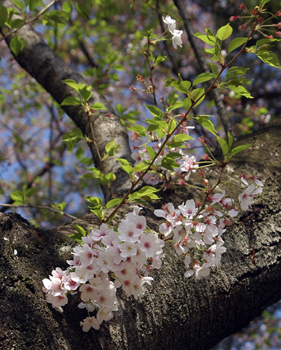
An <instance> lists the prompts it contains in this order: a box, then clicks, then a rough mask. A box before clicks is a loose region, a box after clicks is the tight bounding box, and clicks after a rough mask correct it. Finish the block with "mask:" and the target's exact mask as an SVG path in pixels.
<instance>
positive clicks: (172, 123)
mask: <svg viewBox="0 0 281 350" xmlns="http://www.w3.org/2000/svg"><path fill="white" fill-rule="evenodd" d="M176 126H177V122H176V121H175V119H174V118H172V119H170V120H169V123H168V125H167V129H166V131H167V133H169V134H170V133H172V132H173V131H174V130H175V128H176Z"/></svg>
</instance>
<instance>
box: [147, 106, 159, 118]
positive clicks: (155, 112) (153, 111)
mask: <svg viewBox="0 0 281 350" xmlns="http://www.w3.org/2000/svg"><path fill="white" fill-rule="evenodd" d="M145 107H146V108H147V109H148V110H149V112H150V113H151V114H152V115H153V116H154V117H160V118H162V117H163V112H162V111H161V110H160V109H159V108H157V107H156V106H152V105H147V104H146V105H145Z"/></svg>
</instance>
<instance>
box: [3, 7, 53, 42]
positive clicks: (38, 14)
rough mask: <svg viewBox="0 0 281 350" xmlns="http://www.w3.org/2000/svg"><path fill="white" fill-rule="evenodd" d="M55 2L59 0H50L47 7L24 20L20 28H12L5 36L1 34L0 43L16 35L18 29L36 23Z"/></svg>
mask: <svg viewBox="0 0 281 350" xmlns="http://www.w3.org/2000/svg"><path fill="white" fill-rule="evenodd" d="M57 1H59V0H52V1H51V2H50V3H49V4H48V5H47V6H45V7H44V8H43V9H42V10H41V11H39V12H38V13H37V15H35V16H34V17H32V18H30V19H28V20H26V21H25V22H24V23H23V24H22V25H21V26H19V27H18V28H14V29H12V30H11V31H9V32H8V33H7V34H3V33H2V38H0V42H1V41H2V40H4V39H6V38H7V37H8V36H10V35H12V34H14V33H16V32H17V31H18V30H19V29H21V28H22V27H24V26H26V25H27V24H31V23H33V22H35V21H37V20H38V19H39V17H40V16H42V15H43V14H44V13H45V12H46V11H47V10H49V8H50V7H51V6H53V5H54V4H55V3H56V2H57Z"/></svg>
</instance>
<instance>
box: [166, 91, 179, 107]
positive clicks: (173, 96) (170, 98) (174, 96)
mask: <svg viewBox="0 0 281 350" xmlns="http://www.w3.org/2000/svg"><path fill="white" fill-rule="evenodd" d="M178 97H179V96H178V95H177V94H176V93H175V91H171V92H170V93H169V95H168V98H167V103H168V104H169V105H173V104H174V103H176V101H177V99H178Z"/></svg>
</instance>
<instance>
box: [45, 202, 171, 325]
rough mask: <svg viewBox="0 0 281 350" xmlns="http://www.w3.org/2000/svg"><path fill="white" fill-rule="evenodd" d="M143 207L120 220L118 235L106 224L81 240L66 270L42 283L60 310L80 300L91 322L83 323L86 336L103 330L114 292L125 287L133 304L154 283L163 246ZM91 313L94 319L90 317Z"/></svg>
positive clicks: (113, 304)
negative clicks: (148, 226)
mask: <svg viewBox="0 0 281 350" xmlns="http://www.w3.org/2000/svg"><path fill="white" fill-rule="evenodd" d="M140 209H141V208H139V207H137V206H136V207H134V210H133V212H132V213H128V214H127V216H126V218H125V219H123V220H121V222H120V224H119V226H118V230H117V231H114V230H113V229H112V228H110V227H109V226H108V225H107V224H105V223H103V224H102V225H101V226H100V228H99V229H92V230H91V232H90V233H89V235H87V236H85V237H82V241H83V243H82V245H81V246H77V247H75V248H74V249H73V252H72V254H73V260H68V261H67V263H68V264H69V265H70V267H69V268H68V269H67V270H66V271H62V270H61V269H60V268H56V269H55V270H54V271H52V276H49V279H47V278H46V279H44V280H43V285H44V288H43V291H44V292H45V293H46V300H47V302H49V303H51V304H52V306H53V307H54V308H57V309H59V310H60V311H62V306H64V305H66V304H67V302H68V298H67V295H68V294H77V295H78V297H79V298H80V299H81V303H80V304H79V305H78V306H79V308H86V309H87V311H88V315H89V316H88V317H87V318H85V319H84V320H83V321H82V322H81V326H82V329H83V331H84V332H88V331H89V330H90V329H91V328H94V329H99V327H100V324H101V323H102V322H103V321H107V320H109V319H111V318H112V317H113V313H112V312H113V311H116V310H117V299H116V288H119V287H122V289H123V290H124V291H125V292H126V294H127V296H134V298H135V299H138V297H139V296H140V295H142V294H144V293H145V284H146V283H148V284H151V281H152V280H153V278H152V277H149V276H148V274H149V272H150V271H151V270H152V269H159V268H160V267H161V264H162V261H161V259H162V257H164V255H163V249H162V248H163V246H164V241H163V240H161V239H159V238H158V237H157V235H156V234H155V233H153V232H150V231H148V230H147V229H146V219H145V217H144V216H140V215H139V211H140ZM90 313H93V315H90Z"/></svg>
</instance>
